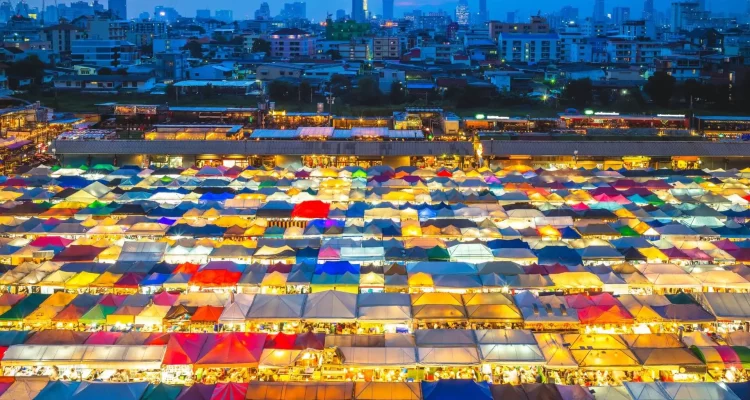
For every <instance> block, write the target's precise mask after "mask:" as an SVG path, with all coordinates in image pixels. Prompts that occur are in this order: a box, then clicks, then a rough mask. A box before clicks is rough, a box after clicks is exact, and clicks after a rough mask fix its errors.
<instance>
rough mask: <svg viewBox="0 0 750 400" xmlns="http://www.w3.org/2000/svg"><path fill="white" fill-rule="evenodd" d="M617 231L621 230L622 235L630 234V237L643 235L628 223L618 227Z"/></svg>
mask: <svg viewBox="0 0 750 400" xmlns="http://www.w3.org/2000/svg"><path fill="white" fill-rule="evenodd" d="M617 231H618V232H620V235H622V236H630V237H634V236H641V235H640V234H639V233H638V232H636V231H635V230H634V229H633V228H631V227H629V226H627V225H626V226H621V227H619V228H617Z"/></svg>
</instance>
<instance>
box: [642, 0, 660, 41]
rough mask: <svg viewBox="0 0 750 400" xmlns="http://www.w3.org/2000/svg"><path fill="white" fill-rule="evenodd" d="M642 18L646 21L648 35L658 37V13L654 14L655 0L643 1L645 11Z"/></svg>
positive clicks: (653, 37)
mask: <svg viewBox="0 0 750 400" xmlns="http://www.w3.org/2000/svg"><path fill="white" fill-rule="evenodd" d="M641 19H643V20H644V21H645V22H646V36H647V37H649V38H651V39H656V15H655V14H654V0H645V1H644V2H643V13H642V14H641Z"/></svg>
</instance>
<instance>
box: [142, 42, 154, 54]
mask: <svg viewBox="0 0 750 400" xmlns="http://www.w3.org/2000/svg"><path fill="white" fill-rule="evenodd" d="M141 55H144V56H149V57H151V56H153V55H154V45H153V43H150V44H144V45H143V46H141Z"/></svg>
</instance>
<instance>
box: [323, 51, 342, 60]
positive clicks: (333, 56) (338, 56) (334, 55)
mask: <svg viewBox="0 0 750 400" xmlns="http://www.w3.org/2000/svg"><path fill="white" fill-rule="evenodd" d="M326 54H327V55H329V56H331V60H340V59H342V58H343V57H341V53H340V52H339V51H338V50H334V49H331V50H328V51H326Z"/></svg>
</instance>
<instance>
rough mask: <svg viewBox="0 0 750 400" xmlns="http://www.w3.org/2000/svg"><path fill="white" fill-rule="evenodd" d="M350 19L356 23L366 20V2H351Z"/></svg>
mask: <svg viewBox="0 0 750 400" xmlns="http://www.w3.org/2000/svg"><path fill="white" fill-rule="evenodd" d="M352 19H353V20H355V21H357V22H364V21H366V20H367V0H352Z"/></svg>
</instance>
